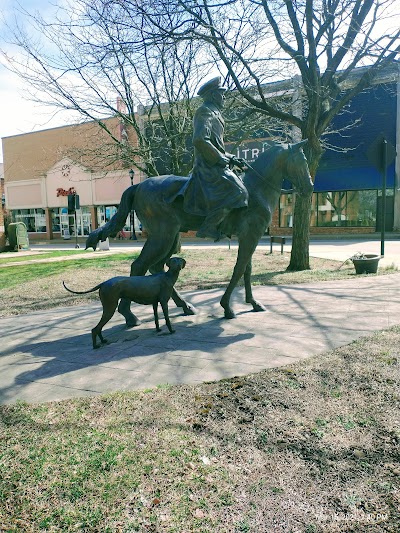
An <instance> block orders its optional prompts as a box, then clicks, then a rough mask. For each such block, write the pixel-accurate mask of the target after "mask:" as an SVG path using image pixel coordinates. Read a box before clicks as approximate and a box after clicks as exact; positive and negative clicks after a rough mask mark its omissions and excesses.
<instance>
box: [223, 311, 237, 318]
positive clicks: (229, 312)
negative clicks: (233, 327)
mask: <svg viewBox="0 0 400 533" xmlns="http://www.w3.org/2000/svg"><path fill="white" fill-rule="evenodd" d="M224 316H225V318H228V319H231V318H236V314H235V313H234V312H233V311H232V309H226V310H225V314H224Z"/></svg>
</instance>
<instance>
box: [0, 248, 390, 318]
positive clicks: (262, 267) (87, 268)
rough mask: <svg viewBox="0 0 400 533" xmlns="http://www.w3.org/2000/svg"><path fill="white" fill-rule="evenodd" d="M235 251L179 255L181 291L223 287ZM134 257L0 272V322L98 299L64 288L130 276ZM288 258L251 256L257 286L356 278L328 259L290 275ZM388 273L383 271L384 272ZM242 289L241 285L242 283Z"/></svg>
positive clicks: (82, 287) (35, 265) (349, 268)
mask: <svg viewBox="0 0 400 533" xmlns="http://www.w3.org/2000/svg"><path fill="white" fill-rule="evenodd" d="M236 253H237V252H236V250H235V249H231V250H229V249H228V248H221V249H214V248H210V249H201V250H196V249H192V250H189V251H185V253H183V254H181V255H182V256H183V257H185V259H186V260H187V267H186V268H185V269H184V270H183V271H182V272H181V275H180V277H179V279H178V282H177V285H176V286H177V288H178V289H179V290H197V289H209V288H213V287H223V286H225V285H226V284H227V283H228V281H229V279H230V277H231V275H232V271H233V267H234V264H235V262H236ZM131 261H132V256H131V255H130V254H116V255H112V256H107V257H104V256H99V257H98V259H86V260H85V259H84V258H82V259H75V258H73V259H69V260H68V261H62V260H61V259H59V260H58V261H56V262H55V261H54V260H53V261H52V262H48V263H43V262H41V263H32V264H29V265H28V264H22V265H21V266H7V267H1V268H0V299H1V301H2V305H1V309H0V317H1V316H3V317H4V316H11V315H17V314H21V313H28V312H30V311H36V310H41V309H48V308H51V307H58V306H64V305H65V306H67V305H77V304H84V303H85V301H87V300H88V299H89V300H94V299H96V298H98V295H97V293H94V294H89V295H86V296H84V297H75V296H72V295H71V294H69V293H67V292H66V291H65V289H64V288H63V286H62V281H63V280H65V281H66V283H67V285H68V286H69V287H71V288H72V289H75V290H86V289H88V288H90V287H93V286H95V285H97V284H98V283H100V282H102V281H105V280H106V279H108V278H111V277H113V276H126V275H129V272H130V265H131ZM288 264H289V254H283V255H281V254H277V253H275V254H273V255H270V254H269V253H266V252H265V250H262V249H259V250H256V252H255V254H254V256H253V272H252V282H253V284H274V285H276V284H289V283H302V282H310V281H322V280H329V279H351V278H352V277H354V276H355V272H354V268H353V266H352V265H344V266H343V267H342V268H341V269H340V270H338V267H339V266H340V263H339V262H337V261H331V260H327V259H318V258H312V259H311V268H312V270H310V271H303V272H286V271H285V270H286V268H287V266H288ZM382 272H384V271H382ZM239 284H240V283H239Z"/></svg>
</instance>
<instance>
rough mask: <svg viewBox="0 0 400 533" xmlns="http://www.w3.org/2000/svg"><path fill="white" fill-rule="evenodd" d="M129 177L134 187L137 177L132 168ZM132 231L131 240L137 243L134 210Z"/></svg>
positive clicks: (131, 217) (131, 219)
mask: <svg viewBox="0 0 400 533" xmlns="http://www.w3.org/2000/svg"><path fill="white" fill-rule="evenodd" d="M129 177H130V179H131V186H132V185H133V178H134V177H135V171H134V170H133V169H132V168H131V169H130V171H129ZM130 226H131V227H130V230H131V236H130V239H131V240H132V241H137V237H136V232H135V219H134V214H133V209H131V214H130Z"/></svg>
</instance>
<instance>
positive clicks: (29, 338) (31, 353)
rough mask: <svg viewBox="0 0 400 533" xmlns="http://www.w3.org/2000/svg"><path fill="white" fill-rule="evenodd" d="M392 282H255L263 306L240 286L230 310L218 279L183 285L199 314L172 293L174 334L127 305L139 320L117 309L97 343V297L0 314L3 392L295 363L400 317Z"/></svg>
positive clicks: (70, 390) (65, 390) (213, 375)
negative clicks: (206, 286) (202, 287)
mask: <svg viewBox="0 0 400 533" xmlns="http://www.w3.org/2000/svg"><path fill="white" fill-rule="evenodd" d="M399 287H400V274H391V275H387V276H380V277H376V276H374V275H371V276H368V277H355V278H354V279H352V280H343V281H328V282H320V283H315V284H314V283H307V284H302V285H288V286H277V287H272V286H267V287H264V286H259V287H255V288H254V295H255V297H256V298H257V299H258V300H260V301H261V302H263V303H264V304H265V305H267V308H268V310H267V311H266V312H265V313H253V312H252V311H251V308H250V307H249V306H248V305H246V304H244V295H243V289H237V290H236V291H235V294H234V299H233V303H234V308H235V310H236V311H237V314H238V316H237V319H236V320H224V319H223V318H222V316H223V310H222V308H221V307H220V306H219V300H220V298H221V295H222V292H223V291H222V289H215V290H208V291H196V292H193V293H186V297H187V299H188V300H189V301H190V302H191V303H193V304H194V305H195V306H196V307H197V310H198V314H197V315H195V316H183V315H182V314H181V310H180V309H177V308H175V307H174V306H173V303H170V308H171V320H172V323H173V325H174V327H175V328H176V333H175V334H174V335H169V333H168V330H167V328H166V327H165V325H164V321H163V320H161V324H162V326H163V331H164V332H163V333H160V334H157V333H156V332H155V327H154V323H153V317H152V310H151V308H150V307H149V306H134V310H135V312H137V314H138V315H139V317H140V318H141V319H142V320H143V323H142V325H140V326H139V327H136V328H133V329H130V330H127V329H125V326H124V321H123V319H122V317H121V316H120V315H118V313H117V314H116V315H115V316H114V318H113V319H112V321H111V322H110V323H109V324H108V325H107V326H106V328H105V331H104V333H105V336H106V337H107V338H108V339H109V341H110V344H108V345H106V346H104V347H102V348H101V349H99V350H93V349H92V347H91V336H90V329H91V328H92V327H93V326H94V325H95V324H96V323H97V322H98V320H99V318H100V314H101V306H100V305H99V304H93V305H82V306H76V307H65V308H57V309H52V310H49V311H46V312H36V313H31V314H28V315H21V316H18V317H12V318H6V319H2V321H1V328H2V335H1V336H2V342H1V347H0V402H1V403H13V402H15V401H17V400H25V401H28V402H43V401H51V400H60V399H64V398H71V397H78V396H85V395H95V394H100V393H103V392H109V391H116V390H134V389H143V388H148V387H155V386H157V385H161V384H166V383H169V384H175V383H200V382H203V381H210V380H218V379H221V378H226V377H232V376H237V375H243V374H248V373H252V372H258V371H260V370H262V369H265V368H271V367H276V366H280V365H286V364H289V363H293V362H296V361H299V360H301V359H304V358H307V357H310V356H312V355H315V354H319V353H322V352H325V351H326V350H331V349H334V348H336V347H338V346H341V345H343V344H347V343H349V342H351V341H353V340H354V339H357V338H359V337H361V336H364V335H368V334H370V333H371V332H373V331H376V330H380V329H384V328H387V327H388V326H391V325H394V324H398V323H400V291H399ZM160 318H161V317H160Z"/></svg>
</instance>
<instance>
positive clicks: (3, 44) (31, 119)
mask: <svg viewBox="0 0 400 533" xmlns="http://www.w3.org/2000/svg"><path fill="white" fill-rule="evenodd" d="M54 3H55V1H54V0H20V2H19V4H20V5H23V7H24V9H25V10H27V11H29V12H32V11H39V12H40V13H41V14H42V15H46V14H50V13H51V12H52V10H54ZM17 7H18V2H17V1H16V0H0V50H2V51H5V52H8V53H12V48H11V47H10V45H9V44H8V43H7V26H6V24H11V23H12V21H13V17H14V14H15V9H16V8H17ZM26 90H27V87H26V85H25V84H24V82H23V81H22V80H20V79H19V78H18V77H17V76H16V75H14V74H12V73H10V72H9V71H8V70H7V69H6V68H5V67H4V59H3V58H2V57H1V56H0V137H8V136H11V135H18V134H21V133H28V132H31V131H37V130H41V129H46V128H50V127H55V126H60V125H62V124H64V123H65V118H63V115H62V114H61V113H60V114H58V115H57V116H55V117H54V110H51V109H49V108H48V107H41V106H39V105H38V104H35V103H33V102H30V101H28V100H27V99H26ZM2 161H3V154H2V149H1V145H0V163H1V162H2Z"/></svg>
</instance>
